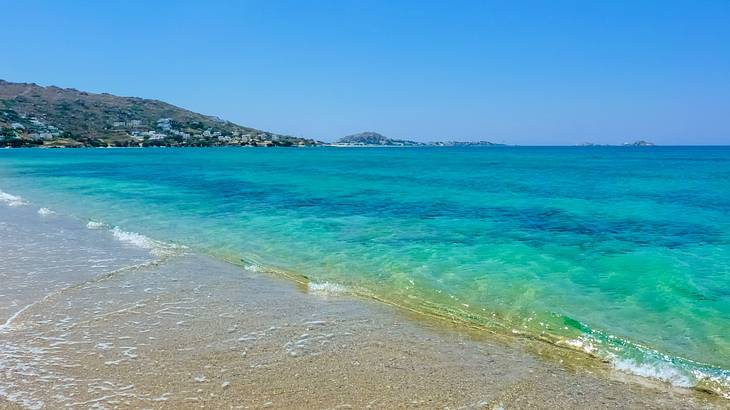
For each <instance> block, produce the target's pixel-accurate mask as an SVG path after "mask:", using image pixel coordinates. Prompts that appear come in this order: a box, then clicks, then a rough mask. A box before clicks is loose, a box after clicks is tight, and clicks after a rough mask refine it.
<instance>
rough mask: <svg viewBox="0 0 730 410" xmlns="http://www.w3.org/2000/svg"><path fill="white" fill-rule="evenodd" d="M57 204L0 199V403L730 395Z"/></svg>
mask: <svg viewBox="0 0 730 410" xmlns="http://www.w3.org/2000/svg"><path fill="white" fill-rule="evenodd" d="M53 218H56V219H49V217H48V216H38V215H35V214H34V213H32V212H30V211H28V210H27V209H26V210H19V209H10V208H7V207H6V208H3V209H0V239H2V241H3V245H4V246H5V249H6V250H7V251H5V252H4V253H3V255H2V257H3V263H2V266H1V267H0V279H2V280H3V282H4V284H5V285H4V288H3V291H2V292H0V293H2V294H3V297H2V298H0V325H1V326H3V327H2V328H0V408H14V407H15V406H20V405H22V406H23V407H31V408H42V407H43V408H61V407H69V408H174V409H179V408H487V409H494V408H504V409H512V408H551V409H552V408H581V409H583V408H673V409H674V408H721V407H727V406H728V401H726V400H724V399H721V398H719V397H717V396H713V395H710V394H706V393H703V392H700V391H696V390H684V389H678V388H673V387H671V386H669V385H666V384H662V383H659V382H653V381H649V380H647V379H641V378H638V377H633V376H628V375H624V374H622V373H620V372H617V371H614V370H612V369H610V368H608V366H607V365H605V364H603V363H600V362H599V361H597V360H596V359H594V358H592V357H589V356H587V355H586V356H581V355H579V354H577V353H576V352H573V351H568V350H565V349H561V348H557V347H555V346H552V345H549V344H546V343H543V342H539V341H533V340H527V339H520V338H516V337H506V336H500V335H493V334H485V333H484V332H479V331H475V330H469V329H465V328H463V327H460V326H456V325H451V324H449V323H446V322H444V321H440V320H434V319H431V318H426V317H421V316H418V315H414V314H412V313H408V312H403V311H399V310H397V309H393V308H392V307H390V306H387V305H384V304H381V303H378V302H375V301H370V300H363V299H360V298H357V297H354V296H351V295H348V294H347V293H346V292H342V289H341V288H338V287H331V286H326V285H322V284H320V285H321V286H308V285H306V284H304V285H302V284H296V283H292V282H290V281H287V280H283V279H281V278H277V277H272V276H269V275H267V274H264V273H258V272H252V271H248V270H244V269H241V268H239V267H237V266H233V265H230V264H227V263H225V262H222V261H218V260H215V259H213V258H210V257H207V256H204V255H198V254H195V253H192V252H190V251H189V250H178V251H176V252H174V253H173V254H170V255H166V256H165V257H163V258H162V260H160V261H157V262H150V261H153V260H155V259H157V258H155V257H152V256H151V255H149V254H148V252H149V249H143V248H142V249H141V248H139V246H137V245H139V244H136V245H135V244H134V243H132V242H129V241H128V243H127V242H124V241H122V242H120V241H119V240H118V239H119V238H114V237H113V236H112V235H109V233H108V232H107V231H91V230H85V228H83V229H78V230H77V229H74V228H72V227H73V226H74V224H77V221H72V220H64V219H62V218H60V217H53ZM53 232H55V233H53ZM59 232H60V233H59ZM54 235H63V236H64V237H69V236H71V237H73V238H75V239H74V240H75V241H76V242H77V243H76V244H77V245H78V242H79V241H81V242H83V243H84V244H85V245H84V246H76V247H73V246H70V245H69V244H68V241H66V242H58V241H57V239H58V238H56V237H55V236H54ZM49 237H51V238H52V239H51V240H49V239H48V238H49ZM84 241H86V242H84ZM54 242H55V245H54ZM72 242H73V241H72ZM11 243H12V244H11ZM135 246H136V247H135ZM54 249H55V250H56V251H54ZM58 249H65V251H64V252H58V251H57V250H58ZM28 255H32V257H30V258H29V257H28ZM90 255H96V256H95V257H90ZM112 255H115V256H112ZM143 256H144V257H143ZM90 260H93V261H94V262H89V261H90ZM102 260H103V262H101V261H102ZM124 266H133V267H131V268H129V267H128V268H123V267H124ZM100 271H103V272H100ZM54 272H56V273H59V272H63V273H64V274H63V275H60V276H62V277H67V276H68V274H69V273H70V272H75V276H74V281H73V282H72V281H69V280H65V279H62V278H60V276H59V275H58V274H56V275H54ZM109 272H111V273H109ZM23 309H24V310H23ZM18 312H20V313H18ZM3 323H4V324H3Z"/></svg>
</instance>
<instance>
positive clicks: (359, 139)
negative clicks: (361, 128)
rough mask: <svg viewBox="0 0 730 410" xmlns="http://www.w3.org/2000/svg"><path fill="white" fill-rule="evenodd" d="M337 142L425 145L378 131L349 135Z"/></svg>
mask: <svg viewBox="0 0 730 410" xmlns="http://www.w3.org/2000/svg"><path fill="white" fill-rule="evenodd" d="M335 144H337V145H358V146H359V145H382V146H400V147H412V146H420V145H424V144H423V143H420V142H416V141H408V140H398V139H392V138H388V137H385V136H383V135H381V134H378V133H377V132H361V133H359V134H353V135H348V136H346V137H342V138H340V139H339V140H338V141H337V142H336V143H335Z"/></svg>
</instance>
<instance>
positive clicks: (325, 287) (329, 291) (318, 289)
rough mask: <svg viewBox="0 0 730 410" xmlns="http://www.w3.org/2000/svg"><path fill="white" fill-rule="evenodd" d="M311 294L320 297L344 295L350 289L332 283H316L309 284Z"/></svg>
mask: <svg viewBox="0 0 730 410" xmlns="http://www.w3.org/2000/svg"><path fill="white" fill-rule="evenodd" d="M307 287H308V289H309V292H310V293H314V294H319V295H341V294H343V293H347V292H348V289H347V287H345V286H342V285H340V284H337V283H330V282H322V283H316V282H309V284H308V285H307Z"/></svg>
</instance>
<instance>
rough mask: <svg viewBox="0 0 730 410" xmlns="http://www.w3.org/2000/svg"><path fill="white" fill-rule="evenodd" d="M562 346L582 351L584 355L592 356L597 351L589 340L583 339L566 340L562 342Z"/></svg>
mask: <svg viewBox="0 0 730 410" xmlns="http://www.w3.org/2000/svg"><path fill="white" fill-rule="evenodd" d="M563 343H564V344H566V345H568V346H571V347H575V348H577V349H580V350H583V351H584V352H586V353H589V354H593V353H595V352H596V350H598V349H597V348H596V346H594V345H593V343H592V342H591V341H590V340H587V339H584V338H577V339H568V340H565V341H563Z"/></svg>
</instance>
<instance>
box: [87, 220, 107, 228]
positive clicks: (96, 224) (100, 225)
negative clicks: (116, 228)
mask: <svg viewBox="0 0 730 410" xmlns="http://www.w3.org/2000/svg"><path fill="white" fill-rule="evenodd" d="M104 228H106V225H105V224H104V223H103V222H98V221H89V222H88V223H87V224H86V229H104Z"/></svg>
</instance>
